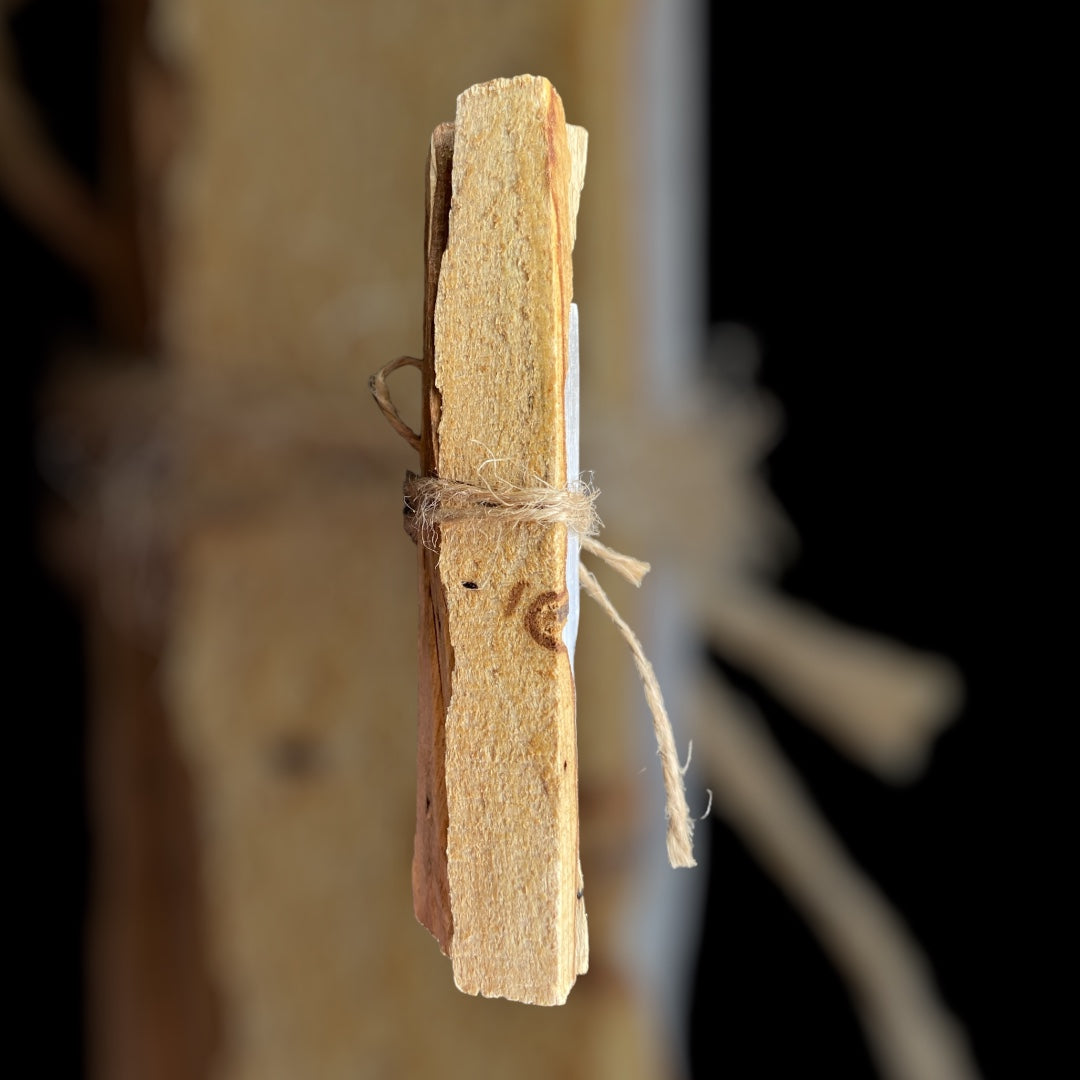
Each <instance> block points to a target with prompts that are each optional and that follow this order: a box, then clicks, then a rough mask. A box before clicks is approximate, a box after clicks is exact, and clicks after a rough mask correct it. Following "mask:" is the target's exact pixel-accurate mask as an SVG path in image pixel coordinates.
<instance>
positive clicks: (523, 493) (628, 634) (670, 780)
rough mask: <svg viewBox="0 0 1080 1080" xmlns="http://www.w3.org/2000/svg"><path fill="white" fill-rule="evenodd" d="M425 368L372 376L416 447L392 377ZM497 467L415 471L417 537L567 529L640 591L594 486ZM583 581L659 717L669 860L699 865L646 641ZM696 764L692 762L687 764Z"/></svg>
mask: <svg viewBox="0 0 1080 1080" xmlns="http://www.w3.org/2000/svg"><path fill="white" fill-rule="evenodd" d="M405 366H412V367H419V366H420V361H419V360H415V359H414V358H412V357H407V356H402V357H398V358H397V359H396V360H392V361H390V363H389V364H387V365H386V366H385V367H383V368H381V369H380V370H379V371H377V372H376V373H375V374H374V375H372V377H371V380H370V382H369V387H370V389H371V393H372V396H373V397H374V398H375V402H376V404H377V405H378V406H379V409H380V410H381V411H382V414H383V416H385V417H386V419H387V420H388V421H389V423H390V425H391V427H393V429H394V430H395V431H396V432H397V433H398V434H399V435H401V437H402V438H403V439H405V441H406V442H408V443H409V445H410V446H412V447H413V448H414V449H416V450H419V449H420V436H419V435H417V434H416V432H415V431H413V430H412V429H411V428H410V427H409V426H408V425H407V424H406V423H405V422H404V421H403V420H402V419H401V417H400V416H399V415H398V411H397V409H396V408H395V406H394V403H393V401H392V400H391V398H390V392H389V389H388V388H387V385H386V377H387V376H388V375H390V374H391V373H392V372H394V371H396V370H397V369H398V368H400V367H405ZM498 464H499V463H498V462H497V461H495V460H494V459H489V460H488V461H485V462H484V463H483V464H482V465H481V466H480V467H479V468H478V470H477V472H478V474H479V482H478V483H468V482H467V481H463V480H447V479H443V478H442V477H438V476H416V475H415V474H413V473H410V474H408V477H407V478H406V480H405V487H404V492H405V514H406V521H407V523H408V524H407V528H408V530H409V533H410V535H412V536H413V538H414V539H416V540H417V542H418V543H421V544H423V545H424V546H425V547H428V548H431V549H433V550H434V549H435V547H436V543H437V534H438V527H439V526H441V525H447V524H462V523H472V524H475V525H478V526H479V525H483V524H487V523H493V524H494V523H501V524H507V525H516V524H524V523H533V524H540V525H556V524H561V525H565V526H566V527H567V529H568V530H570V531H571V532H574V533H576V534H577V535H578V537H579V539H580V542H581V547H582V549H583V550H584V551H588V552H589V553H590V554H592V555H595V556H597V558H600V559H603V561H604V562H606V563H607V564H608V566H610V567H611V568H612V569H613V570H615V571H616V572H617V573H619V574H621V575H622V576H623V577H624V578H626V579H627V581H629V582H631V583H632V584H633V585H635V586H639V585H640V584H641V581H642V579H643V578H644V576H645V575H646V574H647V573H648V572H649V564H648V563H646V562H642V561H641V560H640V559H634V558H631V557H630V556H629V555H623V554H621V553H620V552H618V551H614V550H612V549H611V548H609V547H607V546H606V545H605V544H602V543H600V541H599V540H597V539H596V536H595V534H596V533H597V532H599V530H600V528H601V527H602V522H601V521H600V517H599V515H598V514H597V512H596V499H597V496H598V495H599V492H598V491H597V490H596V489H595V488H594V487H593V486H592V485H591V484H589V483H577V484H573V485H571V486H569V487H566V488H556V487H552V486H551V485H550V484H544V483H543V482H541V481H539V480H538V479H537V478H535V477H533V478H531V479H530V480H529V482H527V483H514V482H512V481H509V480H507V479H505V478H503V477H501V476H499V475H498ZM578 577H579V580H580V582H581V586H582V588H583V589H584V590H585V592H586V593H587V594H588V595H589V596H590V597H592V599H593V600H595V601H596V602H597V604H599V605H600V607H601V608H602V609H603V610H604V611H605V612H606V614H607V616H608V617H609V618H610V619H611V621H612V622H613V623H614V624H615V626H616V628H617V629H618V631H619V633H620V634H622V636H623V638H624V639H625V641H626V643H627V645H629V647H630V652H631V654H632V655H633V657H634V664H635V665H636V667H637V670H638V674H639V675H640V677H641V682H642V685H643V686H644V688H645V700H646V701H647V702H648V705H649V711H650V712H651V713H652V718H653V731H654V733H655V735H656V746H657V754H658V755H659V757H660V767H661V771H662V773H663V778H664V792H665V796H666V799H665V807H664V815H665V817H666V819H667V852H668V860H669V862H670V863H671V865H672V866H673V867H680V866H696V865H697V863H696V860H695V859H694V855H693V850H692V837H693V832H694V821H693V818H692V817H691V816H690V808H689V807H688V806H687V803H686V790H685V784H684V779H683V776H684V773H685V772H686V767H685V766H682V765H680V764H679V756H678V752H677V751H676V748H675V735H674V733H673V731H672V728H671V720H670V719H669V717H668V714H667V709H666V708H665V707H664V698H663V695H662V694H661V692H660V683H659V682H658V681H657V678H656V672H655V671H654V670H653V666H652V664H651V663H649V660H648V658H647V657H646V656H645V651H644V649H643V648H642V647H641V642H640V641H639V640H638V638H637V635H636V634H635V633H634V631H633V630H631V629H630V627H629V625H628V624H627V623H626V621H625V620H624V619H623V618H622V616H621V615H620V614H619V613H618V611H616V610H615V605H614V604H612V602H611V601H610V600H609V599H608V596H607V593H605V592H604V590H603V589H602V588H601V587H600V583H599V582H598V581H597V580H596V578H595V577H593V575H592V574H591V573H590V572H589V570H588V569H586V567H585V566H584V564H582V563H581V562H579V563H578ZM687 765H689V759H688V760H687Z"/></svg>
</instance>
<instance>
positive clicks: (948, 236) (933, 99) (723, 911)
mask: <svg viewBox="0 0 1080 1080" xmlns="http://www.w3.org/2000/svg"><path fill="white" fill-rule="evenodd" d="M710 10H711V14H712V18H711V27H710V51H711V64H710V70H709V94H710V103H711V113H710V132H711V145H710V166H709V168H710V176H709V192H710V209H711V214H710V221H709V251H710V277H709V281H710V293H709V302H710V319H711V320H712V321H713V322H714V323H716V322H725V321H735V322H740V323H744V324H747V325H749V326H751V327H752V328H753V329H754V330H755V331H756V332H757V333H758V334H759V336H760V337H761V339H762V341H763V362H762V370H761V378H762V381H763V383H764V384H765V386H766V387H767V388H768V389H769V390H770V391H771V392H772V393H773V394H774V395H775V396H776V397H777V398H778V399H779V400H780V402H781V403H782V405H783V407H784V409H785V413H786V426H785V436H784V438H783V441H782V442H781V443H780V444H779V446H778V447H777V449H776V450H775V451H774V452H773V453H772V455H771V456H770V458H769V461H768V472H769V477H770V482H771V486H772V488H773V490H774V491H775V493H776V494H777V496H778V497H779V499H780V500H781V502H782V504H783V505H784V507H785V509H786V510H787V512H788V513H789V515H790V516H791V518H792V519H793V521H794V524H795V526H796V528H797V530H798V532H799V534H800V537H801V554H800V556H799V557H798V559H797V560H796V561H795V563H794V564H793V565H792V566H791V567H790V570H789V572H787V573H786V575H785V576H784V578H783V584H784V587H785V588H786V590H787V591H788V592H790V593H791V594H793V595H795V596H797V597H800V598H803V599H806V600H809V601H811V602H813V603H814V604H816V605H818V606H819V607H821V608H823V609H824V610H825V611H827V612H829V613H830V614H833V615H835V616H837V617H839V618H841V619H843V620H845V621H847V622H849V623H850V624H853V625H855V626H862V627H866V628H868V629H872V630H874V631H877V632H879V633H883V634H886V635H889V636H892V637H895V638H897V639H899V640H902V641H905V642H908V643H910V644H912V645H915V646H918V647H920V648H925V649H930V650H934V651H938V652H940V653H942V654H944V655H946V656H949V657H951V658H952V659H953V660H954V662H955V663H956V664H957V665H958V667H959V668H960V669H961V671H962V674H963V677H964V679H965V683H966V689H967V697H966V703H965V707H964V709H963V712H962V713H961V715H960V716H959V718H958V720H957V722H956V723H955V724H954V725H953V726H952V727H951V728H950V729H948V730H947V731H946V732H945V734H944V735H943V736H942V737H941V739H940V741H939V743H938V745H937V748H936V751H935V753H934V757H933V761H932V764H931V767H930V768H929V770H928V772H927V774H926V775H925V777H924V778H923V779H922V780H921V781H920V782H918V783H916V784H915V785H913V786H910V787H906V788H893V787H889V786H887V785H883V784H881V783H879V782H877V781H876V780H874V779H873V778H871V777H870V776H869V775H868V774H866V773H864V772H861V771H860V770H859V769H858V768H856V767H855V766H853V765H852V764H850V763H849V762H848V761H847V760H846V759H844V758H842V757H841V756H839V755H838V754H837V753H836V752H835V751H834V750H833V749H832V748H831V746H830V745H828V744H827V743H825V742H823V741H822V740H821V739H820V738H818V737H816V736H815V735H814V734H813V733H811V732H810V731H809V730H807V729H806V728H804V727H803V726H802V725H801V724H799V723H798V722H797V720H795V719H794V718H793V717H792V716H791V715H790V714H788V713H786V712H785V711H784V710H783V709H782V708H781V707H779V706H778V705H777V704H776V703H775V702H773V701H772V700H771V699H770V697H769V695H768V693H767V692H765V691H764V690H763V688H762V687H760V686H757V685H755V684H754V682H753V681H752V680H750V679H748V678H746V677H745V676H743V675H741V673H739V672H737V671H732V670H730V669H724V674H726V675H727V676H728V677H731V678H733V679H734V681H735V682H736V685H737V687H738V688H739V689H740V690H741V691H743V692H744V693H747V694H749V695H750V696H751V697H752V698H753V699H754V700H755V701H756V702H757V704H758V705H759V706H760V707H761V709H762V710H763V711H764V713H765V715H766V718H767V720H768V721H769V724H770V727H771V728H772V730H773V733H774V734H775V735H776V737H777V738H778V739H779V741H780V743H781V745H782V746H783V748H784V749H785V751H786V752H787V753H788V755H789V756H790V758H791V759H792V761H793V762H794V763H795V765H796V767H797V768H798V770H799V771H800V773H801V774H802V776H803V778H804V779H805V780H806V782H807V783H808V785H809V787H810V788H811V790H812V792H813V794H814V796H815V798H816V800H817V801H818V803H819V805H820V806H821V808H822V809H823V811H824V812H825V815H826V817H827V818H828V819H829V820H830V822H831V823H832V824H833V825H834V826H835V827H836V829H837V830H838V831H839V833H840V835H841V837H842V838H843V841H844V842H845V844H846V846H847V847H848V849H849V850H850V851H851V853H852V854H853V856H854V857H855V859H856V860H857V861H858V862H859V863H860V864H861V865H862V866H863V867H864V868H865V869H866V871H867V872H868V873H869V874H870V875H871V876H872V878H873V879H874V880H875V881H876V882H878V884H879V885H880V886H881V887H882V889H883V891H884V892H885V893H886V895H888V896H889V897H890V899H891V900H892V902H893V903H894V904H895V905H896V906H897V907H898V908H899V910H900V912H901V914H902V916H903V918H904V920H905V921H906V923H907V924H908V926H909V927H910V928H911V929H912V931H913V932H914V934H915V936H916V938H917V940H918V941H919V942H920V944H921V945H922V947H923V949H924V951H925V952H926V953H927V954H928V955H929V957H930V959H931V962H932V966H933V968H934V971H935V973H936V976H937V980H938V984H939V986H940V988H941V990H942V993H943V996H944V998H945V1001H946V1002H947V1003H948V1005H949V1007H950V1008H951V1009H952V1011H953V1012H954V1013H955V1014H956V1015H957V1016H958V1017H959V1019H960V1021H961V1022H962V1023H963V1025H964V1026H965V1027H966V1028H967V1030H968V1034H969V1037H970V1039H971V1042H972V1045H973V1048H974V1051H975V1055H976V1058H977V1060H978V1064H979V1067H980V1069H981V1070H982V1071H983V1073H984V1075H986V1076H989V1077H1005V1076H1035V1075H1051V1074H1053V1071H1054V1070H1052V1069H1050V1070H1048V1071H1046V1072H1044V1071H1043V1069H1044V1068H1045V1067H1046V1065H1047V1062H1048V1061H1049V1058H1048V1057H1046V1056H1045V1055H1047V1054H1048V1052H1049V1039H1047V1037H1046V1036H1047V1035H1048V1034H1049V1032H1043V1034H1042V1036H1041V1037H1040V1038H1038V1039H1036V1038H1035V1037H1034V1036H1033V1034H1032V1032H1031V1031H1030V1029H1029V1027H1028V1023H1027V1019H1028V1017H1027V1015H1026V1009H1027V1007H1028V1006H1030V1005H1031V1003H1032V1001H1033V999H1037V998H1040V997H1042V996H1044V995H1045V994H1046V990H1045V983H1041V981H1040V980H1038V979H1037V978H1035V977H1033V976H1031V975H1030V970H1029V974H1028V975H1027V976H1026V975H1025V974H1024V969H1025V968H1026V967H1027V966H1028V965H1029V963H1030V962H1031V961H1030V960H1029V959H1028V958H1029V956H1031V955H1032V954H1034V953H1036V952H1037V948H1036V946H1035V945H1034V943H1033V941H1032V940H1031V937H1030V930H1031V927H1030V924H1029V923H1028V922H1027V921H1026V918H1025V917H1024V915H1022V913H1021V911H1020V910H1019V909H1018V908H1017V906H1016V897H1017V895H1018V894H1019V893H1021V892H1026V891H1028V890H1031V891H1032V892H1034V893H1036V894H1037V890H1038V885H1037V884H1036V882H1037V881H1038V876H1037V875H1036V874H1035V873H1034V867H1033V864H1034V854H1033V852H1032V847H1031V842H1032V836H1031V832H1030V830H1029V828H1028V827H1027V826H1026V825H1025V817H1026V814H1027V810H1026V806H1027V801H1028V797H1029V785H1030V782H1031V776H1030V775H1029V773H1028V770H1029V769H1030V764H1029V763H1030V760H1031V759H1030V757H1029V749H1030V748H1031V746H1032V741H1031V740H1033V739H1034V738H1036V737H1038V736H1040V735H1043V734H1044V733H1045V729H1044V728H1043V726H1042V725H1043V723H1044V721H1045V714H1043V713H1042V704H1043V699H1042V697H1041V695H1042V693H1043V691H1044V690H1045V686H1044V685H1042V680H1040V679H1035V678H1033V677H1032V673H1031V668H1030V666H1029V665H1030V664H1031V663H1032V662H1033V661H1032V658H1033V657H1034V656H1035V655H1036V652H1035V643H1034V641H1033V637H1034V636H1035V635H1037V634H1038V631H1039V627H1038V624H1037V623H1035V622H1033V621H1031V620H1024V619H1022V618H1021V617H1020V616H1019V614H1018V610H1017V608H1016V607H1015V606H1014V599H1015V594H1016V593H1017V592H1019V591H1020V590H1022V589H1023V587H1024V585H1023V584H1022V582H1023V581H1024V579H1025V577H1026V576H1027V575H1028V574H1029V573H1030V569H1031V568H1030V567H1029V564H1028V562H1027V560H1029V559H1030V557H1031V555H1030V550H1022V549H1020V548H1018V547H1015V546H1012V543H1011V542H1012V540H1013V538H1014V535H1015V534H1016V533H1018V532H1019V531H1020V530H1019V529H1018V528H1017V522H1018V521H1019V520H1021V519H1022V517H1023V515H1025V514H1031V506H1030V498H1031V497H1030V494H1029V491H1030V484H1031V480H1032V477H1031V475H1030V472H1028V471H1027V470H1030V469H1031V464H1030V460H1027V459H1025V456H1024V454H1023V450H1022V443H1023V441H1024V438H1025V436H1023V435H1021V434H1020V425H1021V424H1025V425H1026V423H1027V415H1026V413H1027V411H1028V410H1029V409H1031V407H1032V405H1031V403H1032V399H1033V398H1034V397H1035V396H1036V394H1037V393H1038V390H1039V386H1040V381H1041V376H1042V374H1043V373H1042V370H1041V369H1040V367H1039V357H1038V356H1037V354H1036V355H1031V353H1030V352H1028V353H1026V354H1025V353H1024V352H1016V353H1013V352H1012V349H1013V346H1014V342H1013V339H1012V338H1011V337H1010V334H1011V330H1012V320H1014V319H1015V318H1016V317H1017V314H1018V310H1019V307H1020V304H1021V303H1022V298H1021V296H1020V293H1019V291H1018V290H1017V289H1016V277H1018V276H1019V275H1018V274H1016V268H1015V266H1010V265H1009V262H1008V259H1007V258H1006V254H1007V249H1008V248H1009V245H1010V244H1011V236H1010V233H1011V230H1012V229H1013V228H1014V226H1015V220H1016V218H1017V216H1018V208H1019V207H1020V206H1021V205H1024V208H1025V210H1026V205H1025V204H1023V203H1022V201H1021V196H1020V193H1019V191H1017V190H1016V189H1012V190H1010V189H1009V184H1008V182H1007V181H1008V180H1011V179H1013V178H1014V177H1013V175H1012V173H1011V171H1010V161H1011V158H1012V157H1013V156H1014V155H1015V154H1016V153H1017V152H1018V147H1017V145H1016V143H1015V141H1013V139H1014V136H1015V129H1014V128H1012V127H1011V123H1010V116H1009V113H1010V106H1007V105H1004V104H1003V101H1005V100H1006V99H1008V98H1009V96H1010V94H1011V93H1012V91H1013V90H1014V87H1013V86H1012V85H1011V82H1012V80H1014V79H1016V78H1018V74H1017V72H1016V71H1015V70H1010V69H1009V68H1007V67H1001V66H998V65H997V64H996V63H995V58H996V57H998V56H999V55H1000V52H999V51H998V50H996V49H995V50H989V51H988V49H987V40H986V37H985V35H984V33H983V30H984V28H983V27H980V26H978V25H969V24H964V25H959V20H957V25H949V24H948V23H946V22H945V21H944V20H943V19H942V18H941V17H937V18H935V19H933V20H927V21H926V22H922V23H919V22H912V21H903V20H900V19H895V20H894V19H892V18H890V17H888V16H886V15H884V14H882V15H881V16H880V17H875V18H873V19H871V20H869V21H866V20H865V19H864V21H862V22H856V23H852V22H850V21H845V22H844V23H843V24H840V23H839V22H838V23H837V24H836V25H829V24H828V22H827V21H824V20H823V19H822V18H821V17H820V16H818V15H815V16H814V17H813V20H812V21H811V20H807V21H806V22H805V23H800V24H792V23H790V22H784V23H781V22H779V21H778V22H777V23H775V24H773V25H770V26H769V27H768V28H766V29H762V28H761V27H749V26H747V25H746V23H745V22H743V21H741V20H740V19H739V18H737V17H735V16H732V15H731V14H730V11H731V10H734V9H730V8H728V7H727V6H724V5H713V6H711V8H710ZM1015 107H1016V106H1015V101H1014V104H1013V106H1012V107H1011V108H1015ZM1006 267H1008V269H1006ZM1021 356H1023V357H1024V359H1022V360H1021V359H1019V357H1021ZM1020 369H1022V370H1020ZM1029 521H1030V523H1031V526H1032V527H1033V530H1034V529H1037V528H1038V518H1037V517H1034V516H1032V517H1031V518H1029ZM1028 580H1030V578H1029V579H1028ZM712 662H714V663H716V662H718V661H717V659H716V658H715V657H714V658H712ZM711 836H712V864H711V865H712V878H711V884H710V901H709V919H708V921H707V925H706V931H705V935H704V941H703V945H702V952H701V960H700V964H699V971H698V978H697V996H696V999H695V1006H694V1011H693V1017H692V1045H693V1065H694V1075H695V1076H700V1077H705V1076H720V1075H729V1076H738V1077H743V1076H753V1077H757V1076H770V1077H772V1076H784V1077H786V1076H800V1075H814V1076H829V1077H862V1076H866V1077H870V1076H874V1075H876V1073H875V1071H874V1068H873V1066H872V1064H871V1061H870V1057H869V1054H868V1051H867V1048H866V1045H865V1043H864V1041H863V1038H862V1036H861V1034H860V1032H859V1029H858V1025H857V1022H856V1020H855V1016H854V1013H853V1011H852V1009H851V1005H850V1002H849V999H848V996H847V991H846V989H845V988H844V987H843V985H842V984H841V982H840V980H839V977H838V976H837V975H836V974H835V972H834V971H833V970H832V969H831V967H830V966H829V964H828V962H827V961H826V959H825V958H824V956H823V954H822V953H821V951H820V949H819V947H818V946H817V944H816V942H815V940H814V939H813V938H812V936H811V935H810V934H809V933H808V931H807V929H806V928H805V926H804V925H803V923H802V922H801V920H800V919H799V917H798V916H797V915H796V914H795V913H794V912H793V911H792V910H791V909H790V908H789V907H788V905H787V901H786V899H785V898H784V897H783V896H782V895H781V894H780V893H779V892H778V890H777V888H776V887H775V886H774V885H773V884H772V883H771V882H770V881H769V880H768V879H767V878H766V877H765V876H763V874H762V873H761V872H760V870H759V869H758V868H757V867H756V865H755V864H754V863H753V861H752V859H751V858H750V856H749V855H748V854H747V852H746V850H745V849H744V848H743V846H742V844H741V842H740V841H739V840H738V839H737V837H735V836H734V835H733V834H732V833H731V832H730V830H728V829H727V828H725V827H724V826H722V825H720V824H717V823H715V822H714V827H713V829H712V832H711Z"/></svg>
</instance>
